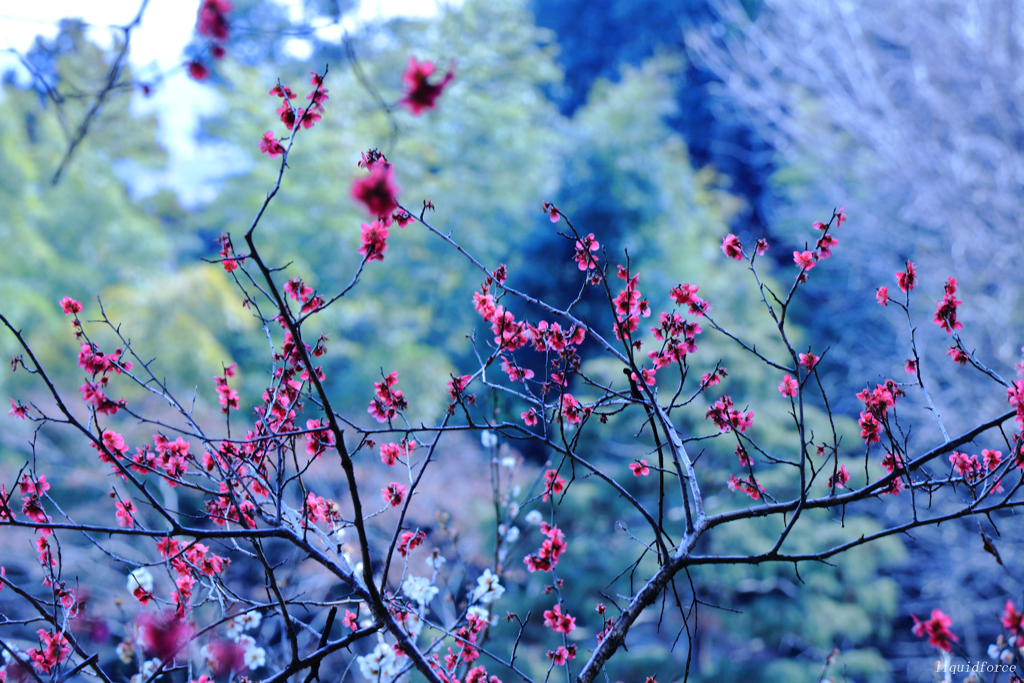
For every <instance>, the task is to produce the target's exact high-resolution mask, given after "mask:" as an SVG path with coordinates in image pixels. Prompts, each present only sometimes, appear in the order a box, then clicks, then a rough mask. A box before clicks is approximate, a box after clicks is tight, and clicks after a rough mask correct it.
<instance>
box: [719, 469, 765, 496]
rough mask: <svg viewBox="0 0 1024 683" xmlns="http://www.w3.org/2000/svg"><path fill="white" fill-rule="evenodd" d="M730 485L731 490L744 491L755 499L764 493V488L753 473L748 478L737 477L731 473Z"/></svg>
mask: <svg viewBox="0 0 1024 683" xmlns="http://www.w3.org/2000/svg"><path fill="white" fill-rule="evenodd" d="M727 485H728V487H729V490H730V491H742V492H743V493H745V494H747V495H748V496H750V497H751V498H752V499H753V500H759V499H760V498H761V496H762V495H764V488H763V487H762V486H761V485H760V484H758V483H757V480H756V479H754V477H753V475H751V476H750V477H748V478H746V479H737V478H736V476H735V475H733V474H730V475H729V482H728V484H727Z"/></svg>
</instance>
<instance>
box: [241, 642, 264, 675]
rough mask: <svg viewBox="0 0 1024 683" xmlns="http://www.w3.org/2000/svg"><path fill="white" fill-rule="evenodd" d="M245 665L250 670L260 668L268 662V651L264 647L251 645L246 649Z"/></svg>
mask: <svg viewBox="0 0 1024 683" xmlns="http://www.w3.org/2000/svg"><path fill="white" fill-rule="evenodd" d="M244 659H245V665H246V666H247V667H249V670H250V671H252V670H253V669H258V668H260V667H261V666H263V665H264V664H266V663H267V651H266V650H264V649H263V648H262V647H256V646H255V645H254V646H253V647H250V648H249V649H247V650H246V651H245V658H244Z"/></svg>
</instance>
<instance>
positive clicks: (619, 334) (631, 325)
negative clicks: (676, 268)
mask: <svg viewBox="0 0 1024 683" xmlns="http://www.w3.org/2000/svg"><path fill="white" fill-rule="evenodd" d="M619 278H620V279H622V280H625V281H626V286H625V287H624V288H623V289H622V290H620V291H619V293H618V294H617V295H616V296H615V299H614V300H613V302H612V303H613V304H614V305H615V317H616V320H617V322H616V324H615V338H616V339H620V340H622V339H629V338H631V336H632V334H633V333H634V332H636V328H637V327H638V326H639V324H640V318H641V317H643V318H647V317H650V315H651V307H650V304H648V303H647V299H641V298H640V290H639V289H637V285H639V284H640V276H639V275H630V272H629V270H627V269H626V268H623V267H622V266H619Z"/></svg>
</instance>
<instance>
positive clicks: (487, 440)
mask: <svg viewBox="0 0 1024 683" xmlns="http://www.w3.org/2000/svg"><path fill="white" fill-rule="evenodd" d="M480 443H481V444H483V447H484V448H494V447H495V446H497V445H498V435H497V434H495V433H494V432H492V431H491V430H489V429H485V430H484V431H482V432H480Z"/></svg>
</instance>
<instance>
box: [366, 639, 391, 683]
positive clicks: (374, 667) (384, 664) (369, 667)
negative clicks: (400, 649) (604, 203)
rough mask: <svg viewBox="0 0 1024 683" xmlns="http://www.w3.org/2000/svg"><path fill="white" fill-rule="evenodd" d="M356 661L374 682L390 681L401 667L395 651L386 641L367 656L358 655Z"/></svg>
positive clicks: (386, 682) (384, 682)
mask: <svg viewBox="0 0 1024 683" xmlns="http://www.w3.org/2000/svg"><path fill="white" fill-rule="evenodd" d="M356 663H357V664H358V665H359V671H360V672H361V673H362V674H363V676H364V677H365V678H366V679H368V680H370V681H373V682H374V683H390V681H391V680H392V679H394V677H395V675H396V674H397V673H398V670H399V669H400V668H401V667H400V664H399V662H398V657H396V656H395V651H394V650H392V649H391V646H390V645H388V644H387V643H384V642H381V643H379V644H378V645H377V647H375V648H374V649H373V652H372V653H370V654H368V655H366V656H365V657H356Z"/></svg>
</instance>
